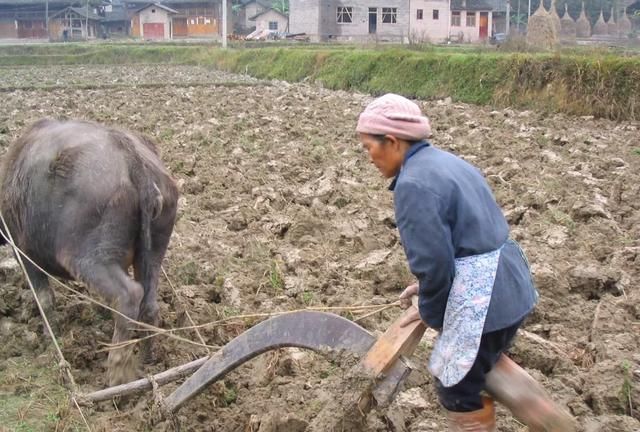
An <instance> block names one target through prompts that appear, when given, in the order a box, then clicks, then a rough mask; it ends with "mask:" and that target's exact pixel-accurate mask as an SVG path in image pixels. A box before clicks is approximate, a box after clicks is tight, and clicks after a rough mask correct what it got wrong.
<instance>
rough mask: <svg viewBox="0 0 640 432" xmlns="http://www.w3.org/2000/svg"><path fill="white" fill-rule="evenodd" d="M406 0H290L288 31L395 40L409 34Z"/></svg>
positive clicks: (312, 37) (333, 37) (319, 37)
mask: <svg viewBox="0 0 640 432" xmlns="http://www.w3.org/2000/svg"><path fill="white" fill-rule="evenodd" d="M409 3H410V2H409V0H393V1H391V0H369V1H367V2H366V3H364V2H362V1H359V0H354V1H349V0H329V1H319V0H290V2H289V31H290V32H291V33H306V34H307V35H308V36H309V38H310V40H311V41H330V40H337V41H362V40H364V41H366V40H379V41H395V42H402V41H404V40H406V39H407V38H408V34H409Z"/></svg>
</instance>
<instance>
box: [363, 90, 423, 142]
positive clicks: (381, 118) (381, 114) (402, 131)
mask: <svg viewBox="0 0 640 432" xmlns="http://www.w3.org/2000/svg"><path fill="white" fill-rule="evenodd" d="M356 131H357V132H360V133H366V134H370V135H393V136H395V137H397V138H400V139H404V140H407V141H419V140H423V139H425V138H428V137H430V136H431V125H430V124H429V119H428V118H427V117H425V116H423V115H422V112H421V111H420V107H418V105H416V104H415V103H413V102H411V101H410V100H409V99H407V98H404V97H402V96H400V95H397V94H393V93H388V94H386V95H384V96H380V97H379V98H377V99H376V100H374V101H373V102H371V103H370V104H369V105H368V106H367V107H366V108H365V110H364V111H363V112H362V114H360V117H359V118H358V126H357V127H356Z"/></svg>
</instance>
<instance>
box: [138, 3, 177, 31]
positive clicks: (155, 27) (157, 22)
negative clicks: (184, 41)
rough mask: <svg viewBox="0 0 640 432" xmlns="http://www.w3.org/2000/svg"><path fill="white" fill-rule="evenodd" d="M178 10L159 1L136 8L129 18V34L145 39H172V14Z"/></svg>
mask: <svg viewBox="0 0 640 432" xmlns="http://www.w3.org/2000/svg"><path fill="white" fill-rule="evenodd" d="M177 13H178V11H176V10H174V9H171V8H169V7H167V6H164V5H161V4H159V3H152V4H149V5H146V6H144V7H143V8H140V9H138V10H137V11H136V12H135V14H134V15H133V18H132V19H131V27H132V28H131V34H132V35H133V36H138V37H141V38H143V39H146V40H167V39H173V26H172V19H171V18H172V16H173V15H175V14H177Z"/></svg>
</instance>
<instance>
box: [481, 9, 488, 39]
mask: <svg viewBox="0 0 640 432" xmlns="http://www.w3.org/2000/svg"><path fill="white" fill-rule="evenodd" d="M488 35H489V12H480V40H485V39H486V38H487V36H488Z"/></svg>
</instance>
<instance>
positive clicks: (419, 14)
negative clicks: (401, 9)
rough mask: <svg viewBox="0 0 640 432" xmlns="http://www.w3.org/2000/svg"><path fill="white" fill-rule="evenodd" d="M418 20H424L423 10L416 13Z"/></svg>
mask: <svg viewBox="0 0 640 432" xmlns="http://www.w3.org/2000/svg"><path fill="white" fill-rule="evenodd" d="M416 19H418V20H421V19H422V9H418V12H417V13H416Z"/></svg>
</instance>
